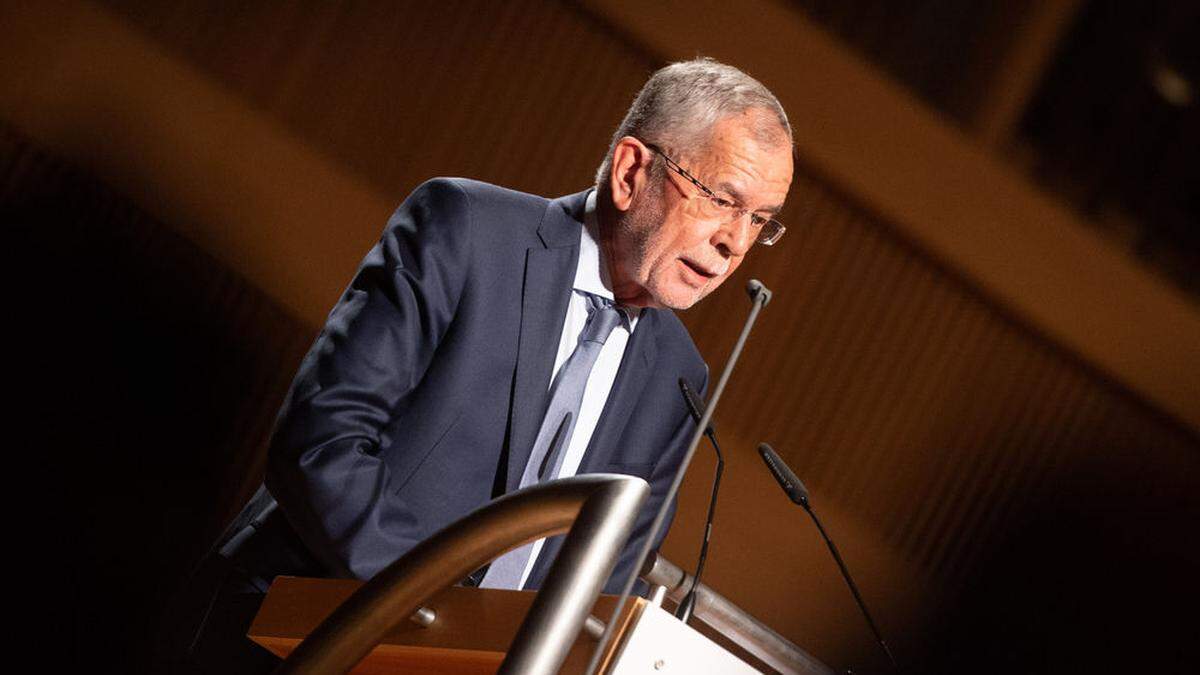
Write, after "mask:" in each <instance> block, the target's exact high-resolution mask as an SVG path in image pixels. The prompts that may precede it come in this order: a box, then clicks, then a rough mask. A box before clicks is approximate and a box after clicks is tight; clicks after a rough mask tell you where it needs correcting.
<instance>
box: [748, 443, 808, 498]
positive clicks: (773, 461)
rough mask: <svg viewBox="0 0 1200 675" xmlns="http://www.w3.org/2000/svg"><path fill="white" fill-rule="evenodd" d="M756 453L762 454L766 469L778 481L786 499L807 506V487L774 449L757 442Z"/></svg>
mask: <svg viewBox="0 0 1200 675" xmlns="http://www.w3.org/2000/svg"><path fill="white" fill-rule="evenodd" d="M758 454H759V455H761V456H762V458H763V462H765V463H766V465H767V470H768V471H770V472H771V475H772V476H774V477H775V481H776V482H778V483H779V487H781V488H783V491H784V492H785V493H787V496H788V499H791V500H792V501H793V502H795V503H796V504H799V505H800V506H803V507H804V508H806V509H807V508H808V488H806V487H804V483H801V482H800V479H799V478H797V477H796V474H795V473H794V472H792V470H791V469H790V468H789V467H788V465H787V464H784V462H783V460H782V459H781V458H780V457H779V455H778V454H777V453H776V452H775V450H774V449H773V448H772V447H771V446H769V445H767V444H766V443H759V444H758Z"/></svg>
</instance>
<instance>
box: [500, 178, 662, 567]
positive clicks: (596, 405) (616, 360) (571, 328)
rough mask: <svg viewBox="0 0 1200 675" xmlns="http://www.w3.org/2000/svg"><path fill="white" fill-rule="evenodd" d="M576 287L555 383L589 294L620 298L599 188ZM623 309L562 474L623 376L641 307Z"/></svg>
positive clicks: (587, 211)
mask: <svg viewBox="0 0 1200 675" xmlns="http://www.w3.org/2000/svg"><path fill="white" fill-rule="evenodd" d="M573 288H574V289H575V292H574V293H572V295H571V302H570V303H568V304H567V316H566V320H565V321H564V322H563V330H562V335H561V336H559V339H558V354H557V355H556V356H555V357H554V371H553V373H552V374H551V375H550V382H552V383H553V382H554V377H555V376H557V375H558V369H559V368H561V367H562V365H563V363H564V362H566V360H567V358H568V357H570V356H571V353H572V352H574V351H575V346H576V345H577V344H578V343H579V334H580V333H582V332H583V327H584V325H585V324H586V323H587V318H588V311H587V297H586V295H585V294H586V293H591V294H593V295H598V296H600V297H603V298H608V299H609V300H613V299H614V298H613V292H612V282H611V280H610V279H609V276H608V267H607V266H606V264H605V259H604V251H603V250H602V249H601V248H600V229H599V222H598V221H597V219H596V191H595V190H592V192H591V193H590V194H589V195H588V196H587V204H586V205H585V206H584V216H583V230H582V232H581V234H580V238H579V264H578V265H577V266H576V268H575V283H574V285H573ZM621 310H622V316H623V317H624V318H623V320H622V321H621V323H620V324H618V325H617V327H616V328H614V329H613V332H612V334H611V335H609V337H608V340H607V341H606V342H605V343H604V347H602V348H601V349H600V356H598V357H597V358H596V363H595V365H593V366H592V372H591V374H590V375H589V376H588V381H587V385H586V386H585V387H584V389H583V403H582V404H581V405H580V407H579V418H578V419H577V420H576V421H575V431H574V432H573V433H572V434H571V442H570V443H569V444H568V445H567V449H566V454H565V455H563V462H562V470H561V471H560V472H559V474H558V477H559V478H565V477H567V476H574V475H575V472H577V471H578V470H579V464H580V462H582V461H583V453H584V451H585V450H587V446H588V443H589V442H590V441H591V440H592V432H594V431H595V430H596V423H597V422H599V421H600V413H602V412H603V411H604V403H605V402H606V401H607V400H608V394H609V392H610V391H612V385H613V381H614V380H616V378H617V370H618V369H620V367H621V358H622V357H623V356H624V355H625V345H626V344H628V343H629V337H630V335H632V334H633V329H634V328H636V327H637V320H638V308H636V307H634V308H628V307H622V308H621ZM543 542H545V539H539V540H537V541H536V542H534V544H533V551H532V553H531V554H530V556H529V562H528V563H527V564H526V565H525V572H524V573H523V574H522V575H521V585H520V587H524V586H525V581H526V580H527V579H528V578H529V573H530V572H532V571H533V566H534V564H535V563H537V559H538V555H539V554H540V553H541V550H542V543H543Z"/></svg>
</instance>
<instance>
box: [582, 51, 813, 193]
mask: <svg viewBox="0 0 1200 675" xmlns="http://www.w3.org/2000/svg"><path fill="white" fill-rule="evenodd" d="M748 110H762V111H764V112H765V113H767V114H764V115H759V116H757V118H756V119H755V120H754V121H753V124H754V125H755V126H754V133H755V137H756V139H757V140H758V141H759V143H762V144H763V145H768V146H774V145H778V144H780V143H782V142H785V141H786V142H787V143H788V144H789V145H790V144H791V142H792V127H791V125H790V124H789V123H788V119H787V113H785V112H784V111H783V106H782V105H780V104H779V100H778V99H776V98H775V95H774V94H772V93H771V91H770V90H769V89H767V88H766V87H765V86H763V84H762V83H761V82H759V81H758V80H756V79H754V78H753V77H750V76H749V75H747V74H746V73H743V72H742V71H740V70H738V69H737V68H734V67H733V66H728V65H725V64H724V63H720V62H718V61H715V60H713V59H710V58H699V59H694V60H691V61H680V62H678V63H672V64H671V65H669V66H666V67H665V68H660V69H659V70H658V71H656V72H655V73H654V74H653V75H651V76H650V79H649V80H648V81H647V82H646V85H645V86H644V87H642V90H641V91H640V92H638V95H637V97H636V98H635V99H634V100H633V105H631V106H630V107H629V112H627V113H626V114H625V119H624V120H622V121H621V124H620V126H618V127H617V130H616V132H615V133H614V134H613V137H612V142H611V143H609V146H608V152H606V153H605V154H604V161H603V162H601V164H600V168H599V169H597V170H596V184H597V186H598V187H600V188H601V189H602V190H603V189H605V186H606V184H607V183H608V178H609V174H610V173H611V172H612V155H613V150H614V149H615V148H616V147H617V142H618V141H620V140H621V139H622V138H624V137H625V136H633V137H634V138H637V139H639V140H641V141H644V142H647V143H656V144H658V145H661V146H665V147H673V148H676V149H678V148H683V147H695V146H696V145H699V144H701V143H702V142H703V141H705V140H707V135H708V133H709V131H710V130H711V129H712V126H713V125H714V124H716V123H717V122H718V121H720V120H722V119H724V118H726V117H729V116H731V115H739V114H742V113H744V112H746V111H748Z"/></svg>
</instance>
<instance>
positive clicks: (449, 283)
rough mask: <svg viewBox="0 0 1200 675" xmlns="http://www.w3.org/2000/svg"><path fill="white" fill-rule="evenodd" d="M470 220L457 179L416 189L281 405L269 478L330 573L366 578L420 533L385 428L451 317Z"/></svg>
mask: <svg viewBox="0 0 1200 675" xmlns="http://www.w3.org/2000/svg"><path fill="white" fill-rule="evenodd" d="M471 227H472V223H471V212H470V203H469V197H468V195H467V193H466V192H465V191H464V190H463V189H462V188H461V187H459V186H457V185H455V184H454V183H452V182H450V181H446V180H434V181H430V182H428V183H425V184H424V185H422V186H421V187H419V188H418V189H417V190H416V191H414V192H413V194H412V195H411V196H409V198H408V199H406V200H405V201H404V203H403V204H402V205H401V206H400V208H399V209H397V211H396V212H395V214H394V215H393V216H392V218H391V219H390V220H389V222H388V226H387V228H386V229H385V231H384V233H383V236H382V237H381V239H380V241H379V243H378V244H377V245H376V246H375V247H374V248H372V249H371V251H370V252H369V253H368V254H367V256H366V258H365V259H364V260H363V262H362V264H361V266H360V267H359V269H358V272H357V274H356V275H355V277H354V280H353V281H352V282H351V284H350V286H349V288H348V289H347V290H346V292H345V293H344V295H343V296H342V297H341V299H340V300H339V302H338V303H337V305H336V306H335V307H334V308H333V310H332V312H331V313H330V315H329V318H328V321H327V323H326V324H325V327H324V329H323V330H322V331H321V333H320V335H319V336H318V337H317V340H316V342H315V343H314V345H313V347H312V349H311V350H310V351H309V353H308V354H307V355H306V356H305V358H304V360H303V361H302V363H301V365H300V369H299V371H298V373H297V375H296V378H295V381H294V382H293V384H292V389H291V391H290V392H289V393H288V397H287V399H286V400H285V402H284V405H283V409H282V410H281V412H280V417H279V420H278V421H277V426H276V429H275V433H274V435H273V437H272V440H271V446H270V449H269V453H268V468H267V485H268V487H269V489H270V490H271V493H272V494H273V495H274V496H275V498H276V500H277V501H278V502H279V504H280V506H281V508H282V510H283V512H284V514H285V515H286V516H287V518H288V520H289V522H290V523H291V524H292V527H293V528H294V529H295V530H296V532H297V533H298V535H299V536H300V538H301V540H302V541H303V542H304V544H305V545H306V546H307V547H308V548H309V550H310V551H311V552H312V553H313V554H314V555H315V556H316V557H317V558H318V559H319V560H320V561H321V562H322V563H323V564H324V565H325V566H326V567H328V568H329V570H330V571H331V572H332V573H334V574H338V575H342V576H353V577H358V578H368V577H370V576H373V575H374V574H375V573H376V572H378V571H379V570H380V569H382V568H383V567H385V566H387V565H388V564H389V563H391V562H392V561H393V560H395V559H396V558H397V557H398V556H399V555H400V554H402V553H404V552H405V551H407V550H408V549H409V548H411V547H412V546H413V545H415V544H416V543H417V542H416V541H414V540H413V537H412V536H411V535H410V534H409V533H410V532H411V531H412V524H413V523H412V515H411V514H410V513H409V512H408V511H407V510H406V509H405V507H404V506H403V504H400V503H398V501H397V500H396V498H395V496H394V494H393V491H392V488H391V487H390V479H389V472H388V468H387V464H386V463H385V462H384V460H383V458H382V457H381V456H380V447H381V434H382V433H383V429H384V428H385V427H386V426H387V425H388V423H389V422H390V420H391V417H392V415H393V411H394V410H395V409H396V407H397V405H398V403H399V402H400V401H401V400H402V399H403V397H404V396H406V395H407V394H408V393H409V392H410V391H411V390H412V389H413V387H414V386H415V385H416V384H417V383H418V382H420V380H421V378H422V376H423V375H424V372H425V370H426V368H428V366H429V364H430V361H431V358H432V356H433V353H434V351H435V349H436V348H437V346H438V343H439V341H440V340H441V338H442V336H443V335H444V334H445V332H446V330H447V327H448V326H449V325H450V323H451V321H452V319H453V317H454V314H455V311H456V308H457V304H458V301H459V298H460V297H461V294H462V291H463V287H464V284H465V280H466V277H467V273H468V261H469V259H470V241H471V237H470V229H471Z"/></svg>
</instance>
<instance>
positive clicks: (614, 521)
mask: <svg viewBox="0 0 1200 675" xmlns="http://www.w3.org/2000/svg"><path fill="white" fill-rule="evenodd" d="M647 492H648V486H647V485H646V483H645V481H643V480H641V479H640V478H635V477H631V476H623V475H609V474H589V475H585V476H575V477H572V478H566V479H561V480H555V481H549V482H547V483H541V484H539V485H536V486H531V487H529V488H526V489H523V490H519V491H517V492H514V493H512V494H510V495H506V496H504V497H501V498H499V499H497V500H496V501H494V502H492V503H491V504H489V505H487V506H485V507H483V508H481V509H479V510H477V511H475V512H473V513H471V514H469V515H468V516H466V517H464V518H463V519H461V520H459V521H457V522H455V523H452V524H451V525H449V526H447V527H446V528H444V529H443V530H441V531H440V532H438V533H436V534H434V535H433V536H432V537H430V538H429V539H427V540H425V541H423V542H421V543H419V544H418V545H417V546H416V547H414V548H413V549H412V550H410V551H409V552H408V553H406V554H405V555H403V556H401V557H400V558H399V559H398V560H396V562H394V563H392V565H390V566H388V568H386V569H384V570H383V571H381V572H380V573H379V574H377V575H375V577H373V578H372V579H371V580H370V581H368V582H359V581H348V580H329V579H301V578H294V577H280V578H278V579H276V580H275V582H274V583H273V584H272V586H271V589H270V591H269V592H268V594H267V597H266V599H265V600H264V602H263V605H262V607H261V608H260V610H259V613H258V615H257V616H256V617H255V620H254V623H253V624H252V626H251V629H250V632H249V636H250V638H251V639H253V640H254V641H256V642H258V643H259V644H261V645H263V646H264V647H266V648H267V649H269V650H271V651H272V652H274V653H275V654H277V655H279V656H282V657H285V661H284V663H283V664H282V665H281V666H280V668H279V670H278V671H277V672H278V673H281V674H285V675H301V674H303V675H316V674H321V675H325V674H327V673H339V672H355V673H431V674H435V675H436V674H440V673H447V674H449V673H455V674H473V673H496V672H501V673H504V674H505V675H509V674H516V673H520V674H522V675H525V674H531V675H549V674H550V673H559V672H564V673H582V672H584V671H585V670H586V669H587V666H588V664H589V661H590V660H591V659H592V658H597V659H598V661H597V664H598V668H597V670H596V672H598V673H606V674H609V675H629V674H632V673H646V674H647V675H658V674H659V673H702V672H713V673H730V674H741V673H754V672H756V670H755V668H757V669H758V670H764V671H778V672H782V673H787V674H789V675H791V674H792V673H796V674H809V673H816V674H820V675H832V671H831V670H829V669H828V668H827V667H825V666H824V665H823V664H821V663H820V662H818V661H816V660H815V659H813V658H812V657H811V656H809V655H808V654H806V653H804V652H803V651H802V650H800V649H799V648H798V647H796V646H795V645H792V644H791V643H790V642H788V641H787V640H784V639H783V638H782V637H780V636H779V635H778V634H776V633H774V631H771V630H770V629H769V628H768V627H766V626H764V625H762V624H761V623H759V622H758V621H757V620H755V619H754V618H753V617H750V616H749V615H748V614H746V613H745V612H743V611H742V610H740V609H738V608H737V607H736V606H734V605H733V604H732V603H730V602H728V601H727V600H725V599H724V598H722V597H721V596H720V595H718V594H716V593H715V592H713V591H711V590H710V589H708V588H707V587H705V586H704V585H700V586H699V587H698V590H699V592H698V593H697V600H696V605H695V611H694V615H693V616H694V619H696V620H697V621H698V622H703V623H704V624H706V625H707V627H708V629H709V631H708V636H707V637H706V636H705V635H702V634H701V633H700V632H697V631H696V630H694V629H693V628H691V627H690V626H687V625H684V624H683V623H682V622H680V621H677V620H675V618H674V616H672V615H670V614H667V613H666V612H664V611H663V609H662V608H661V607H660V606H659V605H660V604H661V602H662V600H663V598H664V597H665V596H669V597H671V598H673V599H674V600H675V601H678V600H679V599H681V598H682V597H683V594H684V593H685V591H686V589H687V588H688V587H689V586H690V579H689V578H688V577H687V575H685V574H684V573H683V572H682V570H679V568H677V567H675V566H674V565H671V564H670V563H669V562H667V561H665V560H663V559H661V558H654V559H652V560H651V561H649V563H650V564H648V565H647V566H646V567H645V568H643V570H642V578H643V579H645V580H646V581H647V582H648V583H649V584H650V585H651V587H652V588H654V589H655V593H654V601H652V602H648V601H646V600H644V599H641V598H636V599H635V600H634V601H633V602H630V603H625V604H623V605H622V604H621V603H620V602H618V600H617V599H616V598H611V597H606V596H600V595H599V594H600V588H601V587H602V585H603V583H604V580H605V579H607V578H608V575H609V574H610V573H611V572H612V569H613V565H614V564H615V561H616V557H617V555H618V554H619V553H620V550H621V547H622V546H623V544H624V542H625V540H626V538H627V537H628V534H629V531H630V529H631V528H632V526H633V522H634V520H635V518H636V516H637V513H638V508H639V507H640V505H641V503H642V501H643V500H644V498H645V495H646V493H647ZM567 528H570V531H569V533H568V535H567V538H566V539H565V540H564V542H563V546H562V548H561V550H560V552H559V555H558V557H557V558H556V559H555V562H554V564H553V565H552V566H551V568H550V571H549V573H548V574H547V576H546V579H545V581H544V583H543V585H542V588H541V590H540V591H538V592H532V591H501V590H485V589H476V588H461V587H458V586H454V585H453V584H454V583H455V582H457V581H458V580H460V579H463V578H465V577H466V575H467V574H469V573H470V572H471V571H473V570H474V569H476V568H478V567H480V566H481V565H483V564H485V563H487V562H489V561H490V560H492V559H494V558H495V557H496V556H497V555H499V554H501V553H503V552H504V551H505V550H508V549H510V548H512V547H514V546H518V545H520V544H522V543H525V542H528V541H532V540H534V539H536V538H539V537H543V536H549V535H553V534H558V533H560V532H562V531H564V530H566V529H567ZM619 607H623V609H622V610H620V613H619V615H618V616H615V617H614V616H612V615H613V612H614V610H616V609H617V608H619ZM597 616H599V617H601V618H603V619H604V620H606V621H608V622H609V623H608V624H605V623H603V622H602V621H601V620H600V619H597V618H596V617H597ZM606 625H607V626H609V627H610V629H611V632H612V635H613V639H611V640H608V641H607V642H606V645H607V646H606V648H605V651H604V652H603V653H596V647H597V644H598V642H599V639H600V636H601V633H602V632H604V630H605V626H606ZM710 638H713V639H710ZM718 643H721V644H718ZM733 652H741V653H739V654H738V655H737V656H735V655H734V653H733ZM739 657H741V658H739ZM747 662H750V663H753V664H754V666H755V667H753V668H752V667H751V666H750V665H747Z"/></svg>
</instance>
